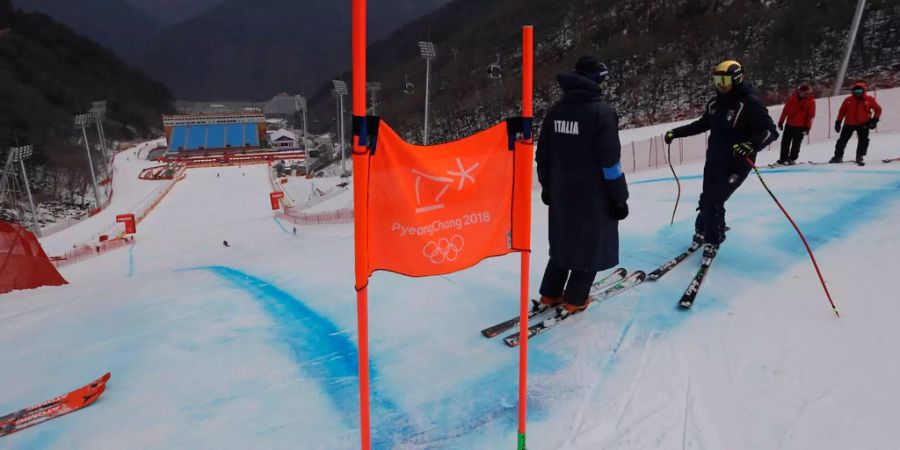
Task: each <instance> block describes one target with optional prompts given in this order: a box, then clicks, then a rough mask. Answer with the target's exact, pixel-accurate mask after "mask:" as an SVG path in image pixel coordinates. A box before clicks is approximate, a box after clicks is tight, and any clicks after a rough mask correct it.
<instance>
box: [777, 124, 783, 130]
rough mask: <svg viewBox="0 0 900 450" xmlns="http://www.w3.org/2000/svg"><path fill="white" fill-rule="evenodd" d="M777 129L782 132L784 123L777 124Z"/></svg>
mask: <svg viewBox="0 0 900 450" xmlns="http://www.w3.org/2000/svg"><path fill="white" fill-rule="evenodd" d="M778 129H779V130H780V131H784V123H782V122H778Z"/></svg>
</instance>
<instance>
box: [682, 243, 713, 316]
mask: <svg viewBox="0 0 900 450" xmlns="http://www.w3.org/2000/svg"><path fill="white" fill-rule="evenodd" d="M715 257H716V252H709V251H708V250H704V251H703V262H701V263H700V268H699V269H698V270H697V273H696V274H695V275H694V278H692V279H691V283H690V284H688V287H687V289H685V291H684V295H682V296H681V300H679V301H678V306H680V307H681V308H682V309H690V307H691V306H694V300H696V299H697V293H698V292H700V286H701V285H702V284H703V280H705V279H706V274H708V273H709V267H710V266H711V265H712V262H713V259H715Z"/></svg>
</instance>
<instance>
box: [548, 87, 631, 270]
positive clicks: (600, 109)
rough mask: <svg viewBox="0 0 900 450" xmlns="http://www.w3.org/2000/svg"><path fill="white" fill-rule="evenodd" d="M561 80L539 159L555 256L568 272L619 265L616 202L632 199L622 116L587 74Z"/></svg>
mask: <svg viewBox="0 0 900 450" xmlns="http://www.w3.org/2000/svg"><path fill="white" fill-rule="evenodd" d="M557 79H558V81H559V85H560V87H561V88H562V89H563V91H564V95H563V98H562V99H561V100H560V101H559V102H557V103H556V104H555V105H553V107H552V108H550V111H549V112H548V113H547V116H546V117H545V118H544V122H543V125H542V126H541V135H540V138H539V139H538V147H537V154H536V158H535V159H536V161H537V171H538V180H539V181H540V183H541V186H542V187H543V189H544V190H545V191H546V192H547V193H548V194H549V198H550V217H549V222H550V230H549V239H550V260H551V261H553V262H554V264H556V265H557V266H559V267H561V268H564V269H568V270H581V271H601V270H606V269H609V268H610V267H614V266H615V265H617V264H618V263H619V222H618V221H617V220H616V219H614V218H613V217H612V215H611V210H612V206H613V205H614V204H615V203H618V202H625V201H626V200H628V186H627V184H626V182H625V175H624V174H622V167H621V164H620V163H619V157H620V154H621V146H620V144H619V130H618V117H617V116H616V113H615V111H613V109H612V108H610V107H609V106H608V105H607V104H605V103H604V102H603V101H602V100H601V99H600V88H599V87H598V86H597V84H596V83H595V82H593V81H591V80H590V79H588V78H587V77H584V76H582V75H579V74H577V73H566V74H562V75H559V76H558V78H557Z"/></svg>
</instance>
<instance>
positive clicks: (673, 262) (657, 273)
mask: <svg viewBox="0 0 900 450" xmlns="http://www.w3.org/2000/svg"><path fill="white" fill-rule="evenodd" d="M702 246H703V244H700V243H698V242H692V243H691V246H690V247H688V249H687V250H685V251H684V253H682V254H680V255H678V256H676V257H674V258H672V259H670V260H669V261H667V262H666V263H665V264H663V265H661V266H659V268H657V269H656V270H654V271H653V272H650V273H649V274H648V275H647V281H656V280H658V279H660V278H662V276H663V275H665V274H667V273H669V271H670V270H672V269H674V268H675V266H677V265H678V264H680V263H681V262H682V261H684V260H685V259H687V257H688V256H691V255H692V254H694V252H696V251H697V249H699V248H700V247H702Z"/></svg>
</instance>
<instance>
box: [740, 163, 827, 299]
mask: <svg viewBox="0 0 900 450" xmlns="http://www.w3.org/2000/svg"><path fill="white" fill-rule="evenodd" d="M744 158H745V159H746V160H747V164H750V167H752V168H753V171H754V172H756V176H757V177H759V182H760V183H762V185H763V187H764V188H766V192H768V193H769V196H770V197H772V200H775V204H776V205H778V208H779V209H781V212H783V213H784V216H785V217H787V220H788V221H789V222H791V225H793V226H794V229H795V230H797V234H798V235H800V240H802V241H803V245H805V246H806V252H807V253H809V258H810V259H811V260H812V263H813V267H815V268H816V274H818V275H819V282H821V283H822V289H824V290H825V296H826V297H828V303H831V309H832V310H834V315H835V316H837V317H841V315H840V313H838V310H837V306H834V300H832V299H831V293H830V292H828V286H827V285H826V284H825V278H824V277H822V271H821V270H819V263H817V262H816V257H815V255H813V252H812V249H810V248H809V243H808V242H806V237H805V236H803V232H801V231H800V227H798V226H797V223H796V222H794V219H792V218H791V215H790V214H788V212H787V210H785V209H784V206H782V205H781V202H779V201H778V199H777V198H776V197H775V194H773V193H772V190H771V189H769V186H768V185H766V180H764V179H763V177H762V174H760V173H759V170H758V169H757V168H756V164H753V160H751V159H750V158H749V157H747V156H745V157H744Z"/></svg>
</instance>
